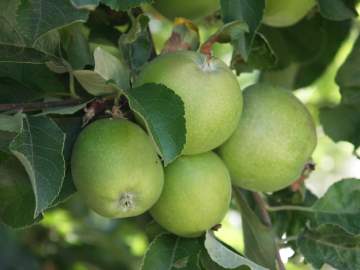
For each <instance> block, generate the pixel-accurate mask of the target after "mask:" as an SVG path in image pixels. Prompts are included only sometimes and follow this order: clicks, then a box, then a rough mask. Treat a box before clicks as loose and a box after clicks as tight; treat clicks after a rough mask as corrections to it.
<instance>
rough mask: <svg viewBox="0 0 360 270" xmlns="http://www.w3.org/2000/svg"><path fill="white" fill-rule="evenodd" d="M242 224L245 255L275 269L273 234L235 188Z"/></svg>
mask: <svg viewBox="0 0 360 270" xmlns="http://www.w3.org/2000/svg"><path fill="white" fill-rule="evenodd" d="M235 196H236V200H237V202H238V205H239V208H240V212H241V217H242V225H243V234H244V241H245V255H246V257H248V258H249V259H251V260H252V261H254V262H256V263H257V264H261V265H263V266H265V267H267V268H269V269H275V268H276V266H275V255H276V248H277V247H276V244H275V240H274V239H275V235H274V233H273V232H272V231H271V229H270V228H269V227H267V226H265V225H264V224H263V223H262V222H261V221H260V220H259V218H258V217H257V215H256V214H255V213H254V212H253V210H252V209H251V208H250V206H249V204H248V203H247V201H246V199H245V197H244V195H243V194H242V193H241V191H240V190H237V189H236V190H235Z"/></svg>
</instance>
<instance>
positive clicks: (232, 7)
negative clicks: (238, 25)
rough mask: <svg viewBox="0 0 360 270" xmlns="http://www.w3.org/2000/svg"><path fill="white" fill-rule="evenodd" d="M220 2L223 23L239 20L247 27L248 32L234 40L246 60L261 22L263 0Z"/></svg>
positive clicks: (222, 0) (226, 0) (228, 0)
mask: <svg viewBox="0 0 360 270" xmlns="http://www.w3.org/2000/svg"><path fill="white" fill-rule="evenodd" d="M220 3H221V11H222V18H223V21H224V23H229V22H232V21H237V20H239V21H242V22H245V23H246V24H247V25H248V27H249V33H248V34H244V33H242V34H241V35H240V36H239V38H238V39H237V41H236V43H237V49H238V51H239V53H240V54H241V56H242V57H243V59H244V60H245V61H247V59H248V57H249V54H250V50H251V48H252V45H253V40H254V38H255V35H256V31H257V29H258V28H259V26H260V24H261V20H262V16H263V10H264V8H265V0H221V1H220ZM234 42H235V41H234Z"/></svg>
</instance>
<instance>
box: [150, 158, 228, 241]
mask: <svg viewBox="0 0 360 270" xmlns="http://www.w3.org/2000/svg"><path fill="white" fill-rule="evenodd" d="M230 199H231V180H230V176H229V172H228V170H227V168H226V167H225V165H224V163H223V162H222V160H221V159H220V158H219V157H218V156H217V155H216V154H214V153H213V152H208V153H204V154H200V155H194V156H182V157H180V158H178V159H177V160H176V161H175V162H174V163H172V164H170V165H169V166H168V167H166V168H165V184H164V190H163V193H162V194H161V197H160V199H159V201H158V202H157V203H156V204H155V206H154V207H153V208H152V209H151V210H150V213H151V215H152V216H153V217H154V219H155V221H156V222H158V223H159V224H160V225H161V226H163V227H164V228H165V229H167V230H168V231H170V232H172V233H174V234H176V235H179V236H183V237H197V236H199V235H201V234H202V233H203V232H204V231H206V230H208V229H210V228H212V227H213V226H214V225H217V224H218V223H220V222H221V220H222V219H223V218H224V216H225V214H226V212H227V210H228V208H229V204H230Z"/></svg>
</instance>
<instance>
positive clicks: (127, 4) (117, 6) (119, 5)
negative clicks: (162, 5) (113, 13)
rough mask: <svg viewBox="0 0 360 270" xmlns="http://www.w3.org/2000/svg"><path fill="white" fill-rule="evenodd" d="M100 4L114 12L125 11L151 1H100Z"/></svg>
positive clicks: (151, 0)
mask: <svg viewBox="0 0 360 270" xmlns="http://www.w3.org/2000/svg"><path fill="white" fill-rule="evenodd" d="M101 2H102V3H103V4H105V5H107V6H109V7H110V8H112V9H114V10H118V11H119V10H127V9H130V8H133V7H137V6H140V5H141V4H144V3H148V4H149V3H152V2H153V0H101Z"/></svg>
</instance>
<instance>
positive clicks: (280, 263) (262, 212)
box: [252, 192, 286, 270]
mask: <svg viewBox="0 0 360 270" xmlns="http://www.w3.org/2000/svg"><path fill="white" fill-rule="evenodd" d="M252 194H253V197H254V200H255V202H256V204H257V205H258V206H259V210H260V216H261V220H262V221H263V222H264V224H265V225H266V226H268V227H272V222H271V218H270V215H269V213H268V211H267V208H266V205H267V204H266V202H265V201H264V199H263V198H262V197H261V196H260V194H259V193H257V192H252ZM275 259H276V262H277V265H278V269H279V270H285V269H286V268H285V265H284V263H283V261H282V260H281V256H280V253H279V249H276V253H275Z"/></svg>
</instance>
